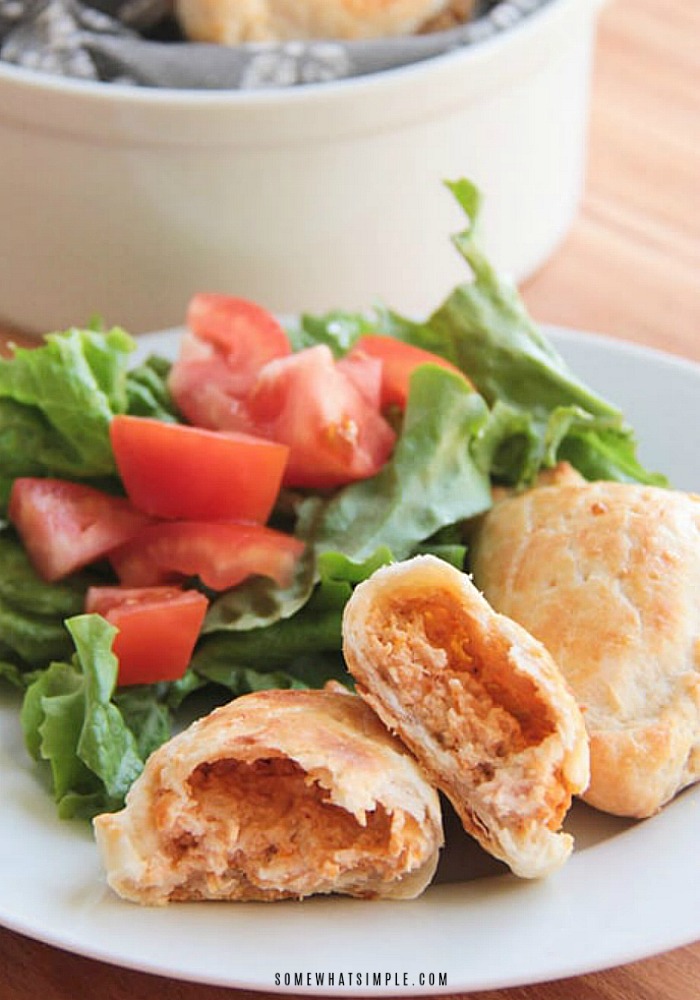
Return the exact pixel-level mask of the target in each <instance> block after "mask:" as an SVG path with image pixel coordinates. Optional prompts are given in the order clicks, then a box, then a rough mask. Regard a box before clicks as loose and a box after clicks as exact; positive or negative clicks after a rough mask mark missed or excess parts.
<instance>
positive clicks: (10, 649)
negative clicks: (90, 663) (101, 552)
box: [0, 530, 96, 687]
mask: <svg viewBox="0 0 700 1000" xmlns="http://www.w3.org/2000/svg"><path fill="white" fill-rule="evenodd" d="M95 579H96V578H95V577H94V576H93V575H91V574H89V573H76V574H74V575H73V576H70V577H68V578H67V579H65V580H62V581H60V582H58V583H46V582H45V581H44V580H42V579H41V578H40V577H39V576H38V574H37V573H36V571H35V569H34V567H33V566H32V564H31V562H30V561H29V558H28V556H27V554H26V552H25V550H24V548H23V546H22V544H21V542H20V541H19V540H18V539H17V538H16V537H15V536H14V534H12V533H11V532H10V531H7V530H5V531H3V532H0V639H1V645H2V649H1V650H0V656H1V658H2V660H3V661H4V666H3V667H1V668H0V677H4V678H5V679H6V680H9V681H10V682H11V683H12V684H14V685H15V686H20V687H21V686H23V685H24V684H27V683H30V681H31V679H32V677H33V671H34V670H35V669H37V668H43V667H45V666H46V664H47V663H49V662H50V661H51V660H55V659H62V658H63V657H66V656H70V655H71V654H72V652H73V643H72V641H71V637H70V634H69V633H68V631H67V630H66V627H65V625H64V619H65V618H68V617H71V616H73V615H77V614H79V613H80V612H81V611H82V609H83V604H84V600H85V592H86V590H87V588H88V586H89V585H90V583H92V582H95Z"/></svg>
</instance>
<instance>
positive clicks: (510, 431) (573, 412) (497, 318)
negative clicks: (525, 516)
mask: <svg viewBox="0 0 700 1000" xmlns="http://www.w3.org/2000/svg"><path fill="white" fill-rule="evenodd" d="M447 187H448V188H449V189H450V191H451V192H452V194H453V195H454V197H455V198H456V200H457V201H458V202H459V204H460V206H461V208H462V209H463V211H464V213H465V216H466V219H467V228H466V229H465V230H464V231H463V232H461V233H459V234H458V235H456V236H455V237H454V240H453V242H454V244H455V246H456V248H457V250H458V251H459V253H460V254H461V255H462V257H463V258H464V260H465V263H466V264H467V265H468V267H469V270H470V272H471V280H470V281H467V282H465V283H463V284H461V285H459V286H458V287H457V288H455V289H454V291H453V292H452V293H451V294H450V295H449V296H448V297H447V298H446V300H445V301H444V302H443V303H442V304H441V305H440V306H439V308H438V309H437V310H436V311H435V312H433V314H432V315H431V316H429V317H428V318H427V319H426V320H424V321H421V322H416V321H415V320H413V319H409V318H407V317H404V316H401V315H400V314H399V313H397V312H393V311H392V310H390V309H386V308H378V309H377V310H376V311H375V313H374V315H372V316H357V317H352V316H349V315H348V314H346V313H328V314H327V315H326V316H323V317H316V318H312V317H309V316H304V317H302V319H301V321H300V328H299V329H298V330H297V331H296V332H295V334H294V336H295V337H296V339H297V340H298V341H299V342H300V343H303V344H304V345H305V346H308V345H309V344H310V343H311V342H313V340H314V338H316V341H317V342H323V343H328V344H329V345H330V346H331V347H332V349H333V350H334V352H335V354H336V355H339V354H341V353H343V352H344V351H345V350H347V349H348V348H349V347H351V346H352V345H353V343H354V342H355V341H356V339H357V338H358V337H359V336H361V335H362V333H364V332H366V331H367V330H373V331H375V332H378V333H383V334H386V335H388V336H392V337H395V338H397V339H398V340H403V341H405V342H407V343H410V344H414V345H415V346H417V347H422V348H424V349H425V350H429V351H432V352H434V353H435V354H438V355H440V356H441V357H443V358H446V359H447V360H448V361H451V362H452V363H453V364H455V365H457V367H459V368H460V369H461V370H462V371H463V372H465V374H467V375H468V376H469V378H470V379H471V381H472V382H473V383H474V385H475V387H476V389H477V390H478V392H479V393H480V394H481V396H482V397H483V399H484V400H485V402H486V403H487V405H488V407H489V419H488V421H486V422H485V424H484V426H483V427H482V428H481V430H480V433H479V437H478V440H477V441H475V442H474V446H473V449H472V452H473V455H474V457H475V458H476V459H477V460H478V462H479V464H480V466H481V467H482V468H487V470H488V472H489V474H490V476H491V477H492V478H494V479H496V480H499V481H503V482H506V483H508V484H510V485H514V486H516V487H521V486H526V485H529V484H530V483H531V482H532V481H533V480H534V478H535V477H536V475H537V473H538V471H539V470H540V469H541V468H542V467H547V466H552V465H554V464H555V463H556V462H557V461H559V460H562V459H566V460H568V461H570V462H571V464H572V465H574V466H575V467H576V468H577V469H578V470H579V471H580V472H581V473H582V475H584V476H585V477H586V478H588V479H613V480H619V481H622V482H640V483H650V484H654V485H666V479H665V478H664V477H663V476H661V475H659V474H658V473H655V472H651V471H649V470H647V469H645V468H644V467H643V466H642V465H641V464H640V462H639V461H638V459H637V456H636V450H637V442H636V439H635V435H634V431H633V429H632V428H631V427H630V426H629V425H628V424H627V423H626V421H625V418H624V415H623V414H622V413H621V412H620V410H619V409H618V408H617V407H616V406H614V405H613V404H612V403H610V402H609V401H608V400H606V399H603V398H602V397H601V396H600V395H599V394H598V393H596V392H595V391H594V390H592V389H591V388H590V387H589V386H587V385H586V384H585V383H583V382H582V381H581V380H580V379H579V378H578V377H577V376H576V374H575V373H574V372H573V371H572V370H571V369H570V368H569V366H568V365H567V364H566V362H565V361H564V359H563V358H562V357H561V355H560V354H559V353H558V351H557V350H556V349H555V347H554V345H553V344H552V343H551V342H550V341H549V340H548V338H547V337H546V336H545V335H544V334H543V333H542V331H541V330H540V329H539V328H538V326H537V325H536V324H535V323H534V322H533V320H532V318H531V317H530V316H529V314H528V312H527V310H526V308H525V305H524V303H523V301H522V299H521V297H520V295H519V294H518V290H517V288H516V287H515V286H514V285H513V284H512V283H511V282H510V281H508V280H507V279H506V278H504V277H503V276H501V275H499V274H497V273H496V271H495V270H494V268H493V266H492V265H491V263H490V262H489V260H488V259H487V257H486V256H485V254H484V252H483V249H482V245H481V241H480V236H479V227H480V217H481V194H480V192H479V190H478V188H477V187H475V185H474V184H472V183H471V182H470V181H467V180H464V179H462V180H459V181H456V182H451V183H448V184H447Z"/></svg>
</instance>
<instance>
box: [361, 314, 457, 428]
mask: <svg viewBox="0 0 700 1000" xmlns="http://www.w3.org/2000/svg"><path fill="white" fill-rule="evenodd" d="M367 355H368V356H369V357H371V358H377V359H378V360H379V361H381V362H382V389H381V408H382V409H386V408H387V407H388V406H392V405H393V406H399V407H401V409H402V410H403V409H405V408H406V403H407V401H408V390H409V385H410V381H411V375H412V374H413V372H414V371H415V370H416V368H418V367H419V366H420V365H425V364H433V365H439V366H440V367H441V368H447V369H448V371H451V372H454V373H455V374H457V375H460V376H461V377H462V378H463V379H465V380H466V381H469V380H468V379H467V378H466V375H465V374H464V372H462V371H460V370H459V368H457V367H456V366H455V365H453V364H451V362H449V361H446V360H445V359H444V358H441V357H440V356H439V355H438V354H433V353H432V352H431V351H425V350H423V348H422V347H414V346H413V344H406V343H404V342H403V341H402V340H396V339H395V338H394V337H386V336H382V335H381V334H374V333H368V334H364V335H363V336H362V337H360V338H359V340H357V342H356V343H355V346H354V347H353V348H352V350H351V351H349V353H348V354H347V355H346V359H345V360H346V361H348V362H349V363H357V361H358V359H359V358H362V357H363V356H367Z"/></svg>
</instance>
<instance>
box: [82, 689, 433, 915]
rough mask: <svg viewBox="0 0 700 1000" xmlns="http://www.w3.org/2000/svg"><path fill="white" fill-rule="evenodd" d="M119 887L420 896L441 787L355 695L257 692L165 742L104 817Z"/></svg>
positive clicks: (262, 894)
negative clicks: (122, 804)
mask: <svg viewBox="0 0 700 1000" xmlns="http://www.w3.org/2000/svg"><path fill="white" fill-rule="evenodd" d="M94 829H95V835H96V839H97V843H98V846H99V849H100V852H101V854H102V859H103V862H104V866H105V868H106V871H107V880H108V882H109V884H110V886H111V887H112V888H113V889H114V890H115V891H116V892H117V893H119V895H120V896H123V897H124V898H125V899H129V900H132V901H134V902H138V903H144V904H151V905H153V904H156V905H157V904H164V903H167V902H170V901H174V900H203V899H227V900H261V901H269V900H277V899H286V898H297V899H298V898H302V897H304V896H309V895H311V894H313V893H332V892H337V893H344V894H347V895H351V896H361V897H368V898H371V897H386V898H392V899H410V898H413V897H415V896H417V895H418V894H419V893H420V892H421V891H422V890H423V889H424V888H425V886H426V885H427V884H428V883H429V882H430V880H431V878H432V876H433V874H434V871H435V867H436V865H437V859H438V854H439V850H440V847H441V845H442V822H441V815H440V803H439V799H438V796H437V793H436V792H435V791H434V790H433V789H432V788H431V787H430V786H429V785H428V783H427V782H426V781H425V779H424V777H423V775H422V774H421V772H420V770H419V768H418V767H417V765H416V763H415V761H414V760H413V759H412V757H411V756H410V755H409V754H408V753H407V752H406V750H405V748H404V747H403V746H402V745H401V744H400V743H399V742H398V740H395V739H394V738H393V737H392V736H391V735H390V734H389V733H388V732H387V731H386V729H385V728H384V726H383V725H382V724H381V722H380V721H379V719H378V718H377V717H376V715H375V714H374V713H373V712H372V711H371V709H370V708H369V707H368V706H367V705H366V704H365V703H364V702H363V701H362V700H361V699H360V698H358V697H357V696H356V695H354V694H350V693H348V692H347V691H342V690H339V685H336V686H334V689H332V690H323V691H299V690H284V691H280V690H273V691H264V692H259V693H255V694H250V695H245V696H243V697H241V698H238V699H236V700H235V701H232V702H231V703H230V704H228V705H225V706H223V707H222V708H219V709H217V710H215V711H214V712H212V713H211V714H210V715H208V716H206V717H205V718H203V719H200V720H198V721H197V722H195V723H194V724H193V725H192V726H190V727H189V728H188V729H187V730H186V731H185V732H183V733H181V734H180V735H178V736H175V737H174V738H173V739H172V740H170V741H169V742H168V743H166V744H164V745H163V746H162V747H160V748H159V749H158V750H156V751H155V753H153V754H152V755H151V757H150V758H149V759H148V761H147V763H146V767H145V769H144V771H143V773H142V774H141V776H140V777H139V778H138V779H137V781H136V782H135V783H134V785H133V786H132V788H131V790H130V792H129V794H128V796H127V801H126V806H125V808H124V809H123V810H122V811H121V812H118V813H111V814H103V815H101V816H98V817H96V819H95V820H94Z"/></svg>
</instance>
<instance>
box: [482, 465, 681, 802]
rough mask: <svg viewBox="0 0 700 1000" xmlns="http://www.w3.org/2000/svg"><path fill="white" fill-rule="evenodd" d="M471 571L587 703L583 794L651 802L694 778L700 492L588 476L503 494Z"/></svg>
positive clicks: (661, 799)
mask: <svg viewBox="0 0 700 1000" xmlns="http://www.w3.org/2000/svg"><path fill="white" fill-rule="evenodd" d="M472 568H473V570H474V577H475V580H476V582H477V584H478V586H479V587H481V588H482V590H483V591H484V594H485V596H486V597H487V599H488V600H489V601H490V603H491V604H492V605H493V606H494V607H495V608H496V609H497V610H498V611H501V612H502V613H503V614H507V615H509V616H510V617H512V618H514V619H515V620H516V621H518V622H520V623H521V624H522V625H524V626H525V628H527V629H528V630H529V631H530V632H532V634H533V635H535V636H536V637H537V638H538V639H540V640H541V641H542V642H543V643H544V644H545V645H546V646H547V648H548V649H549V651H550V653H551V654H552V656H553V657H554V659H555V660H556V661H557V663H558V664H559V666H560V668H561V670H562V671H563V673H564V675H565V676H566V678H567V680H568V681H569V684H570V685H571V687H572V690H573V691H574V694H575V696H576V698H577V700H578V702H579V704H580V705H581V706H582V708H583V710H584V718H585V720H586V726H587V729H588V732H589V735H590V742H591V782H590V785H589V788H588V790H587V792H586V794H585V795H584V796H583V797H584V798H585V799H586V800H587V801H588V802H589V803H591V804H592V805H594V806H596V807H598V808H600V809H603V810H605V811H607V812H611V813H616V814H619V815H623V816H634V817H643V816H649V815H651V814H652V813H654V812H656V811H657V810H658V809H659V808H660V807H661V806H662V805H663V804H664V803H665V802H667V801H668V800H669V799H670V798H671V797H672V796H673V795H674V794H675V793H676V792H677V791H678V790H679V789H680V788H683V787H684V786H685V785H688V784H690V783H691V782H693V781H696V780H698V778H699V777H700V498H698V497H696V496H693V495H690V494H684V493H680V492H674V491H670V490H664V489H660V488H655V487H646V486H638V485H629V484H620V483H608V482H597V483H585V484H582V485H581V484H578V485H577V484H570V485H563V486H562V485H560V486H551V487H542V488H538V489H535V490H532V491H530V492H529V493H526V494H523V495H521V496H518V497H512V498H509V499H506V500H503V501H502V502H501V503H499V504H497V505H496V506H495V507H494V509H493V510H492V511H491V512H490V513H489V514H488V515H487V516H486V517H485V518H484V519H483V521H482V523H481V526H480V529H479V533H478V535H477V539H476V543H475V545H474V549H473V563H472Z"/></svg>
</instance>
